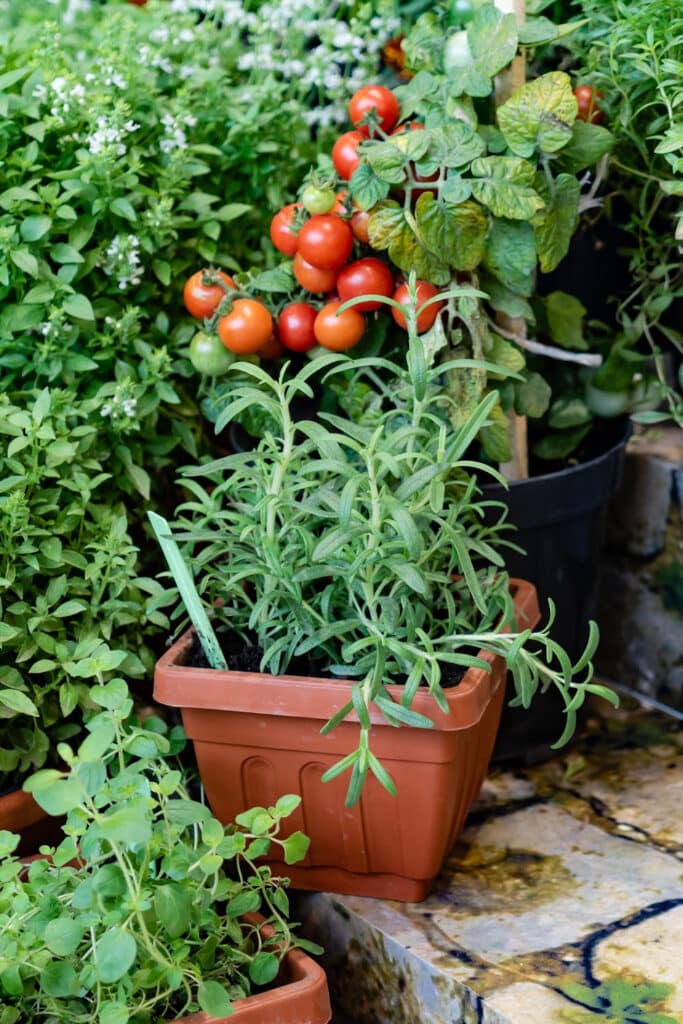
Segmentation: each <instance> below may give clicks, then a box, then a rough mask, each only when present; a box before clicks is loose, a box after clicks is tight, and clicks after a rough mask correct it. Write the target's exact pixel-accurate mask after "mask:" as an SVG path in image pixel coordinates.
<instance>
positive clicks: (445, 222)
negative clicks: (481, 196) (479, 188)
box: [415, 192, 489, 271]
mask: <svg viewBox="0 0 683 1024" xmlns="http://www.w3.org/2000/svg"><path fill="white" fill-rule="evenodd" d="M415 212H416V215H417V225H418V230H419V232H420V237H421V239H422V241H423V242H424V244H425V245H426V246H427V248H428V249H429V250H430V251H431V252H433V253H434V254H435V255H436V256H438V257H439V258H440V259H441V260H443V261H444V262H445V263H448V264H449V265H450V266H452V267H454V268H455V269H456V270H463V271H465V270H475V269H476V268H477V267H478V266H479V264H480V263H481V261H482V259H483V256H484V252H485V249H486V236H487V234H488V228H489V220H488V217H487V216H486V213H485V211H484V210H483V209H482V208H481V206H478V205H477V204H476V203H473V202H469V201H468V202H464V203H461V204H460V205H459V206H453V205H452V204H450V203H444V202H441V201H440V200H438V199H435V198H434V196H433V195H432V193H431V192H427V193H425V194H424V195H421V196H420V198H419V199H418V201H417V205H416V208H415Z"/></svg>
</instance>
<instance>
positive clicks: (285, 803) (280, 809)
mask: <svg viewBox="0 0 683 1024" xmlns="http://www.w3.org/2000/svg"><path fill="white" fill-rule="evenodd" d="M300 805H301V797H300V796H299V795H298V794H297V793H287V794H286V795H285V796H281V797H280V799H279V800H278V801H277V803H276V804H275V813H276V814H277V815H278V817H280V818H288V817H289V816H290V814H294V811H295V810H296V809H297V808H298V807H299V806H300Z"/></svg>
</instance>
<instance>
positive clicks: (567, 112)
mask: <svg viewBox="0 0 683 1024" xmlns="http://www.w3.org/2000/svg"><path fill="white" fill-rule="evenodd" d="M577 110H578V106H577V102H576V98H575V96H574V93H573V91H572V85H571V79H570V78H569V75H567V74H565V72H564V71H550V72H548V73H547V74H545V75H541V76H540V78H536V79H533V80H532V81H530V82H527V83H526V84H525V85H523V86H522V88H521V89H518V90H517V92H515V93H514V94H513V95H512V96H511V97H510V99H509V100H507V102H506V103H503V105H502V106H501V107H499V109H498V124H499V126H500V130H501V131H502V133H503V135H504V136H505V141H506V142H507V144H508V146H509V147H510V149H511V150H512V152H513V153H515V154H516V155H517V156H522V157H530V156H531V155H532V154H533V153H534V152H535V151H536V150H537V149H540V150H541V151H542V152H544V153H556V152H557V151H558V150H559V149H562V147H563V146H566V145H567V143H568V142H569V141H570V140H571V137H572V125H573V124H574V122H575V120H576V114H577Z"/></svg>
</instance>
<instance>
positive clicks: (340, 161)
mask: <svg viewBox="0 0 683 1024" xmlns="http://www.w3.org/2000/svg"><path fill="white" fill-rule="evenodd" d="M364 138H365V136H364V135H363V134H362V133H361V132H359V131H353V132H344V134H343V135H340V136H339V138H338V139H337V141H336V142H335V144H334V146H333V147H332V163H333V164H334V169H335V171H336V172H337V174H338V175H339V177H340V178H344V179H345V180H346V181H348V180H349V178H350V177H351V175H352V174H353V172H354V171H355V170H356V168H357V167H358V164H359V163H360V157H359V156H358V147H359V146H360V144H361V142H363V140H364Z"/></svg>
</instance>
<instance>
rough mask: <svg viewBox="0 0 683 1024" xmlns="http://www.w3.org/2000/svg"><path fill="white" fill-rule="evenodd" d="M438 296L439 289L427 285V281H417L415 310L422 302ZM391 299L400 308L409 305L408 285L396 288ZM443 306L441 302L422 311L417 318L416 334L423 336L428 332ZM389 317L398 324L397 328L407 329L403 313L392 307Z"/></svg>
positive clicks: (434, 303)
mask: <svg viewBox="0 0 683 1024" xmlns="http://www.w3.org/2000/svg"><path fill="white" fill-rule="evenodd" d="M438 294H439V289H438V288H435V287H434V285H433V284H430V283H429V281H418V282H417V308H418V309H419V308H420V306H421V305H422V303H423V302H426V301H427V299H432V298H434V296H435V295H438ZM393 297H394V299H396V301H397V302H400V304H401V305H402V306H409V305H410V297H409V294H408V285H407V284H401V285H399V286H398V288H397V289H396V291H395V292H394V295H393ZM443 306H444V303H443V302H433V303H432V305H431V306H427V308H426V309H423V310H422V312H421V313H420V314H419V316H418V318H417V333H418V334H423V333H424V331H427V330H429V328H430V327H431V326H432V324H433V323H434V321H435V320H436V318H437V316H438V315H439V310H440V309H442V308H443ZM391 315H392V316H393V318H394V320H395V321H396V323H397V324H398V326H399V327H403V329H404V330H405V328H406V327H407V323H406V318H405V316H404V315H403V313H401V312H399V310H397V309H394V308H393V306H392V309H391Z"/></svg>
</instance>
